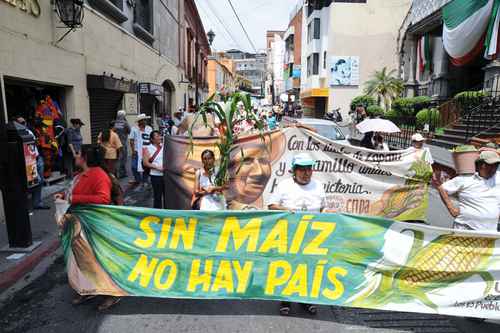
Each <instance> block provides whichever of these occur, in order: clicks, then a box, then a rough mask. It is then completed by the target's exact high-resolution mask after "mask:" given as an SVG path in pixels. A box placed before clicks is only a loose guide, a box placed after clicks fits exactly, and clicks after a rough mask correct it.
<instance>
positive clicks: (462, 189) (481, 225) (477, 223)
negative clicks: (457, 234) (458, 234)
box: [433, 151, 500, 232]
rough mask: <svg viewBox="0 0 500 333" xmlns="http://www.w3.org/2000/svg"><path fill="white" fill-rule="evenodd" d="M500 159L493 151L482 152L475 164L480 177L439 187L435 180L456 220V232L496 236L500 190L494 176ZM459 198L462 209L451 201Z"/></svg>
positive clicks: (476, 175) (454, 225) (435, 180)
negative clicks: (472, 231) (465, 231)
mask: <svg viewBox="0 0 500 333" xmlns="http://www.w3.org/2000/svg"><path fill="white" fill-rule="evenodd" d="M499 163H500V157H498V155H497V153H496V152H494V151H483V152H481V154H480V155H479V158H478V160H477V161H476V170H477V173H476V174H474V175H459V176H457V177H455V178H453V179H451V180H449V181H447V182H445V183H444V184H442V185H440V184H439V183H438V182H439V180H437V179H434V180H433V182H434V185H440V186H436V187H438V191H439V194H440V195H441V199H442V200H443V202H444V204H445V205H446V207H447V208H448V211H449V212H450V215H451V216H453V217H454V218H455V221H454V223H453V228H454V229H461V230H479V231H487V232H496V231H497V223H498V217H499V215H500V189H499V188H498V187H497V186H496V177H495V173H496V170H497V168H498V164H499ZM450 195H456V196H457V197H458V202H459V207H456V206H455V205H454V204H453V203H452V201H451V200H450V197H449V196H450Z"/></svg>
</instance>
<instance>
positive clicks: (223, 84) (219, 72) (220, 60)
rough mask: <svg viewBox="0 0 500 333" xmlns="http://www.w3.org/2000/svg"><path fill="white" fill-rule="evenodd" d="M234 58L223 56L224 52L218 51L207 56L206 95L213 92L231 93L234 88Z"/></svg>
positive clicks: (210, 94)
mask: <svg viewBox="0 0 500 333" xmlns="http://www.w3.org/2000/svg"><path fill="white" fill-rule="evenodd" d="M235 67H236V66H235V64H234V60H232V59H228V58H226V57H225V55H224V53H223V52H221V53H218V54H216V55H214V56H210V57H208V67H207V71H208V73H207V74H208V77H207V79H208V95H209V96H212V95H213V94H214V93H215V92H220V93H224V94H226V93H232V92H234V91H235V90H236V77H235V74H236V73H235Z"/></svg>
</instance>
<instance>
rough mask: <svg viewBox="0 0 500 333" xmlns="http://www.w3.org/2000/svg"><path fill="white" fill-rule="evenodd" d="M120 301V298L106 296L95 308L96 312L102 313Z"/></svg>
mask: <svg viewBox="0 0 500 333" xmlns="http://www.w3.org/2000/svg"><path fill="white" fill-rule="evenodd" d="M121 300H122V298H121V297H116V296H106V298H104V301H103V302H102V303H101V304H99V305H98V306H97V311H99V312H103V311H106V310H108V309H109V308H111V307H112V306H113V305H115V304H117V303H118V302H120V301H121Z"/></svg>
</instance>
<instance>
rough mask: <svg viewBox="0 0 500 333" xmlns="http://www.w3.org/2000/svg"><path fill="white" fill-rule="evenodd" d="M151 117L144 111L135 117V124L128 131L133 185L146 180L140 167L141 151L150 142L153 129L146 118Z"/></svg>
mask: <svg viewBox="0 0 500 333" xmlns="http://www.w3.org/2000/svg"><path fill="white" fill-rule="evenodd" d="M150 118H151V117H149V116H146V115H145V114H144V113H142V114H140V115H139V116H138V117H137V126H134V127H132V131H131V132H130V136H129V140H130V148H131V149H132V150H131V151H132V162H131V169H132V174H133V175H134V181H133V182H132V184H133V185H140V184H142V183H146V182H147V175H145V174H144V169H143V167H142V152H143V149H144V148H146V147H147V146H148V145H149V144H150V138H149V136H150V134H151V132H152V131H153V129H152V128H151V126H148V125H147V124H146V120H147V119H150Z"/></svg>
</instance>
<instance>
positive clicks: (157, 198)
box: [151, 176, 165, 209]
mask: <svg viewBox="0 0 500 333" xmlns="http://www.w3.org/2000/svg"><path fill="white" fill-rule="evenodd" d="M151 185H153V197H154V200H153V207H154V208H159V209H162V208H163V195H164V191H165V182H164V181H163V176H151Z"/></svg>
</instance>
